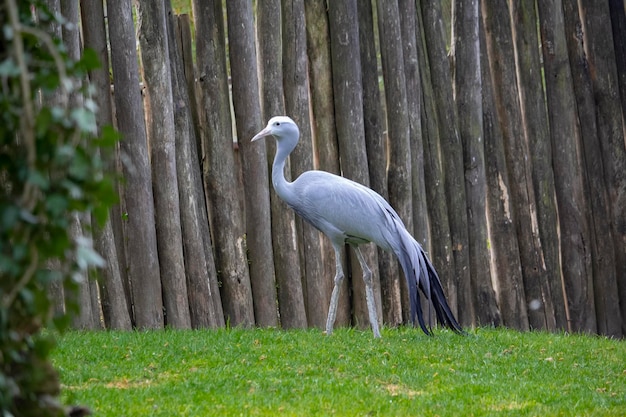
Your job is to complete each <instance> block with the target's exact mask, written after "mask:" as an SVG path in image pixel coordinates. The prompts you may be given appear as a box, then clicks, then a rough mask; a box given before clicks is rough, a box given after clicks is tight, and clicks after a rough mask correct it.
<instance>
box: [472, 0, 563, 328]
mask: <svg viewBox="0 0 626 417" xmlns="http://www.w3.org/2000/svg"><path fill="white" fill-rule="evenodd" d="M482 11H483V22H484V25H485V33H486V40H487V42H486V43H487V51H488V54H489V62H490V69H491V78H492V80H493V81H492V82H493V86H494V97H495V105H496V111H497V115H498V120H497V123H498V125H499V129H500V130H501V132H502V136H503V140H504V150H505V155H506V162H507V168H508V171H509V178H510V181H511V182H510V185H511V189H510V190H511V194H510V195H511V200H510V203H511V210H512V213H513V219H514V221H515V226H516V231H517V235H518V239H519V249H520V260H521V264H522V273H523V276H524V289H525V293H526V299H527V302H528V303H529V306H530V307H531V308H529V310H528V318H529V323H530V326H531V327H532V328H533V329H547V330H553V329H555V328H556V321H555V316H554V306H553V303H552V292H551V287H550V283H549V282H548V280H546V279H545V275H546V270H545V266H544V259H543V252H542V249H541V243H540V241H539V230H538V228H537V219H536V216H537V213H536V203H535V193H534V190H533V184H532V172H531V167H530V161H529V158H530V152H529V149H528V143H527V141H526V140H525V138H524V132H523V124H522V115H521V109H520V104H519V90H518V87H517V80H516V68H515V57H514V53H513V52H514V49H513V40H512V36H511V26H510V24H511V22H510V16H509V11H508V6H507V4H506V3H505V2H504V1H500V2H494V1H483V2H482Z"/></svg>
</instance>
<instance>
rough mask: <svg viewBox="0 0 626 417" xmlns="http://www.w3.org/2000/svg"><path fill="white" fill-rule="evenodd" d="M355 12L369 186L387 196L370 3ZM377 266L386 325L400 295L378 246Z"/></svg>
mask: <svg viewBox="0 0 626 417" xmlns="http://www.w3.org/2000/svg"><path fill="white" fill-rule="evenodd" d="M357 8H358V14H359V46H360V51H361V54H360V57H361V68H362V70H361V71H362V73H361V75H362V84H363V127H364V134H365V146H366V148H367V161H368V168H369V178H370V187H371V188H372V189H373V190H374V191H376V192H378V193H379V194H380V195H382V196H383V197H384V198H385V199H388V198H389V194H388V188H387V154H388V152H387V141H386V139H385V132H384V130H385V117H384V112H383V109H382V105H381V96H380V86H379V79H378V62H377V57H376V54H377V50H376V44H375V33H374V32H375V30H374V18H373V16H374V15H373V10H372V3H371V2H369V1H360V2H357ZM378 267H379V276H380V288H381V291H380V292H381V304H382V310H383V316H382V320H383V322H384V323H385V324H387V325H390V326H397V325H398V324H400V323H402V298H401V293H400V284H401V280H400V278H401V277H400V270H399V268H398V261H397V260H396V257H395V255H394V254H393V253H391V252H387V251H384V250H382V249H378Z"/></svg>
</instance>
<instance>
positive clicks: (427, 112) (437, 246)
mask: <svg viewBox="0 0 626 417" xmlns="http://www.w3.org/2000/svg"><path fill="white" fill-rule="evenodd" d="M416 12H417V18H418V20H417V27H418V28H420V31H419V33H418V40H417V57H418V62H420V63H421V64H420V82H421V85H422V102H421V111H420V113H421V117H422V138H423V141H424V180H425V183H426V203H427V206H428V215H429V219H430V231H431V236H432V237H431V249H432V255H431V259H432V261H433V264H434V266H435V268H436V269H437V272H438V273H439V277H440V278H441V282H442V284H443V285H444V287H445V288H450V286H452V285H453V282H452V281H453V280H452V279H451V276H452V274H453V263H454V259H453V257H452V243H451V240H450V223H449V221H448V204H447V202H446V195H445V190H444V181H443V176H444V175H443V171H442V167H441V159H440V155H441V150H440V147H439V141H440V131H439V124H438V121H437V119H438V117H437V111H436V108H435V99H434V97H433V95H434V92H433V85H432V82H431V76H430V73H431V68H430V62H429V59H428V53H427V51H426V40H425V35H424V21H423V18H422V10H421V7H418V8H416Z"/></svg>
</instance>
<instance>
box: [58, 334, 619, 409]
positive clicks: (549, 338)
mask: <svg viewBox="0 0 626 417" xmlns="http://www.w3.org/2000/svg"><path fill="white" fill-rule="evenodd" d="M53 357H54V363H55V366H56V367H57V368H58V369H59V371H60V373H61V380H62V384H63V388H64V389H63V398H64V401H65V402H66V403H72V404H82V405H87V406H89V407H91V409H92V410H93V411H94V415H96V416H115V417H120V416H210V415H215V416H230V415H246V416H248V415H251V416H256V415H263V416H273V415H298V416H306V415H339V416H343V415H347V416H357V415H358V416H362V415H368V416H378V415H380V416H394V415H398V416H401V415H407V416H408V415H412V416H417V415H419V416H435V415H438V416H469V415H475V416H482V415H496V414H504V415H521V416H537V415H541V416H570V415H571V416H584V415H589V416H624V415H626V344H625V342H624V341H615V340H608V339H605V338H601V337H592V336H581V335H565V334H558V335H554V334H547V333H539V332H530V333H518V332H515V331H510V330H503V329H497V330H494V329H479V330H476V331H472V332H471V333H470V334H469V335H468V336H465V337H463V336H458V335H455V334H453V333H451V332H448V331H437V332H436V335H435V337H432V338H429V337H427V336H424V335H422V334H421V333H420V332H419V331H418V330H417V329H412V328H401V329H383V338H382V339H381V340H376V339H373V337H372V334H371V332H369V331H358V330H351V329H338V330H337V331H336V332H335V333H334V334H333V335H332V336H331V337H326V336H325V335H324V334H322V333H321V332H320V331H319V330H307V331H282V330H240V329H233V330H218V331H171V330H168V331H159V332H129V333H121V332H99V333H81V332H70V333H68V334H66V335H65V336H63V337H62V338H61V339H60V340H59V346H58V348H57V349H56V350H55V352H54V355H53Z"/></svg>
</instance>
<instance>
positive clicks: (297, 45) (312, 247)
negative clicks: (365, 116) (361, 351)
mask: <svg viewBox="0 0 626 417" xmlns="http://www.w3.org/2000/svg"><path fill="white" fill-rule="evenodd" d="M281 10H282V13H283V19H282V30H283V33H282V36H283V38H282V39H283V44H282V47H283V49H282V51H283V88H284V94H285V110H286V113H287V114H288V115H291V117H292V118H293V119H294V120H295V122H296V123H297V124H298V126H299V127H300V143H299V144H298V146H297V147H296V149H295V150H294V152H293V153H292V154H291V157H290V162H291V176H292V178H297V177H298V176H299V175H300V174H301V173H303V172H304V171H308V170H311V169H313V143H312V137H311V121H310V119H309V83H308V80H307V62H306V61H307V58H306V29H305V15H304V2H303V1H302V0H297V1H283V2H282V3H281ZM296 219H297V220H296V226H297V230H298V233H299V247H300V248H301V251H300V267H301V268H302V267H304V269H303V270H301V271H302V272H304V276H303V277H302V280H301V285H300V288H299V289H298V288H297V283H295V282H294V293H293V295H294V296H295V297H293V298H292V299H291V300H290V302H291V303H292V305H291V306H290V310H291V311H294V312H297V314H293V315H292V316H291V317H282V314H281V318H283V319H289V320H291V323H288V324H287V327H305V326H306V324H307V318H306V312H305V309H304V295H303V293H302V287H305V288H306V289H307V295H308V293H309V291H310V292H311V296H313V294H321V293H323V291H324V288H326V285H325V284H324V282H323V280H324V279H330V277H324V276H323V273H324V267H323V265H322V257H321V253H322V252H321V246H320V237H321V235H320V233H319V232H318V231H317V229H315V228H314V227H313V226H311V225H310V224H308V223H306V222H305V221H304V220H303V219H302V218H300V217H296ZM318 286H319V287H318ZM284 325H285V323H284Z"/></svg>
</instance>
